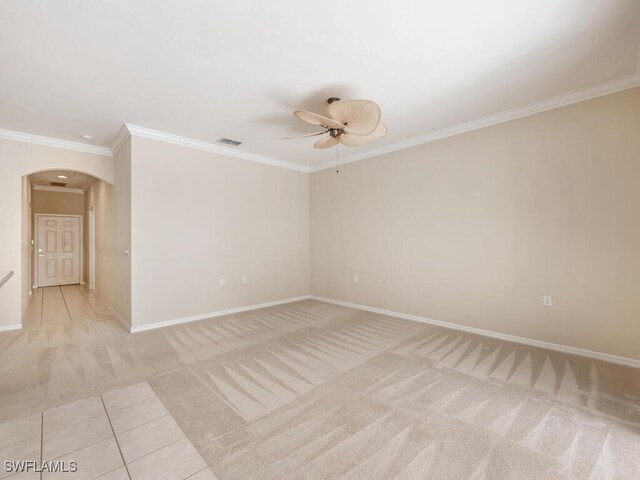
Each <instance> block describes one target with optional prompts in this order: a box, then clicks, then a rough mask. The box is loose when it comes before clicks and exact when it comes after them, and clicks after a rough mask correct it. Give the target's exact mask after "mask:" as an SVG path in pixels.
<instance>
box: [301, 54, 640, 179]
mask: <svg viewBox="0 0 640 480" xmlns="http://www.w3.org/2000/svg"><path fill="white" fill-rule="evenodd" d="M637 86H640V66H639V71H638V72H636V73H634V74H633V75H628V76H626V77H622V78H618V79H615V80H612V81H609V82H604V83H599V84H597V85H592V86H590V87H586V88H581V89H578V90H574V91H573V92H569V93H565V94H562V95H557V96H555V97H551V98H548V99H545V100H540V101H537V102H534V103H530V104H528V105H525V106H522V107H517V108H513V109H510V110H504V111H502V112H499V113H495V114H491V115H487V116H484V117H480V118H477V119H475V120H471V121H469V122H465V123H459V124H457V125H453V126H451V127H447V128H442V129H440V130H434V131H432V132H429V133H425V134H422V135H418V136H416V137H411V138H408V139H406V140H401V141H399V142H394V143H390V144H388V145H383V146H381V147H378V148H373V149H371V150H367V151H365V152H362V153H359V154H354V155H349V156H347V157H345V158H341V159H340V164H341V165H346V164H347V163H353V162H357V161H360V160H364V159H366V158H371V157H377V156H379V155H383V154H385V153H391V152H395V151H398V150H404V149H405V148H410V147H415V146H417V145H422V144H425V143H430V142H435V141H436V140H441V139H443V138H448V137H453V136H455V135H460V134H461V133H467V132H471V131H473V130H478V129H480V128H484V127H490V126H492V125H498V124H500V123H504V122H508V121H511V120H516V119H518V118H523V117H528V116H530V115H535V114H536V113H542V112H546V111H548V110H553V109H556V108H560V107H565V106H567V105H572V104H574V103H579V102H583V101H586V100H590V99H592V98H596V97H601V96H604V95H609V94H611V93H616V92H620V91H622V90H628V89H630V88H634V87H637ZM335 165H336V163H335V160H333V161H330V162H326V163H322V164H320V165H316V166H312V167H311V168H310V169H309V171H310V173H313V172H319V171H321V170H326V169H329V168H335Z"/></svg>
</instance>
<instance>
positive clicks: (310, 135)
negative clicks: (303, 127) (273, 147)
mask: <svg viewBox="0 0 640 480" xmlns="http://www.w3.org/2000/svg"><path fill="white" fill-rule="evenodd" d="M325 133H327V131H326V130H323V131H322V132H314V133H307V134H306V135H296V136H295V137H281V138H280V140H291V139H293V138H305V137H315V136H316V135H324V134H325Z"/></svg>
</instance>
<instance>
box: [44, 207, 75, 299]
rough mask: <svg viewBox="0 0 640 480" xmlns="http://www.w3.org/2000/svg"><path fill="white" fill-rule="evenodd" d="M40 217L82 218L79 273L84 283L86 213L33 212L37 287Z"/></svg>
mask: <svg viewBox="0 0 640 480" xmlns="http://www.w3.org/2000/svg"><path fill="white" fill-rule="evenodd" d="M38 217H72V218H79V219H80V235H79V237H80V244H79V248H80V265H79V267H78V268H79V269H80V271H79V274H80V278H79V280H80V282H79V284H82V276H83V266H84V265H83V264H84V244H83V237H84V221H83V220H84V215H70V214H66V213H34V214H33V218H34V220H33V223H34V231H35V234H34V237H33V242H34V248H33V262H35V263H34V265H35V273H36V288H39V287H40V279H39V278H38V273H39V272H38Z"/></svg>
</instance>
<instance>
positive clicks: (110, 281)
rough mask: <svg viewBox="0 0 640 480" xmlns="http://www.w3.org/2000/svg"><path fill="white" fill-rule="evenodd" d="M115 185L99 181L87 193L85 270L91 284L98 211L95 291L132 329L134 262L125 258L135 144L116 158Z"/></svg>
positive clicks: (122, 149)
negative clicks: (92, 216) (92, 221)
mask: <svg viewBox="0 0 640 480" xmlns="http://www.w3.org/2000/svg"><path fill="white" fill-rule="evenodd" d="M114 167H115V185H111V184H109V183H107V182H104V181H100V180H95V181H93V182H92V183H91V185H90V186H89V188H88V189H87V192H86V194H85V202H84V206H83V208H84V215H85V219H86V228H85V237H84V242H85V243H84V244H85V268H84V279H85V282H87V283H88V282H89V211H90V209H91V208H93V209H94V212H95V224H96V225H95V233H96V236H95V243H96V246H95V254H96V261H95V264H96V274H95V279H96V284H95V292H96V293H97V294H98V295H99V296H100V297H101V298H102V299H103V300H104V301H105V302H106V303H107V304H108V305H109V308H110V309H111V310H112V311H115V312H116V314H117V315H118V316H119V317H120V320H121V321H122V322H123V323H124V324H125V326H127V327H130V326H131V262H130V258H129V257H128V256H126V255H124V253H123V252H124V250H125V249H128V248H129V245H130V242H131V214H130V210H131V181H130V178H131V142H130V141H127V142H125V144H124V145H123V146H122V148H121V149H120V150H119V151H118V153H117V154H116V155H115V157H114Z"/></svg>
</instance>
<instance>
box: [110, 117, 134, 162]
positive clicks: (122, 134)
mask: <svg viewBox="0 0 640 480" xmlns="http://www.w3.org/2000/svg"><path fill="white" fill-rule="evenodd" d="M129 137H131V133H130V132H129V128H128V126H127V124H126V123H125V124H123V125H122V128H120V131H119V132H118V135H116V138H115V139H114V140H113V143H112V144H111V155H112V156H114V157H115V156H116V154H117V153H118V152H119V151H120V149H121V148H122V146H123V145H124V144H125V143H126V141H127V140H128V139H129Z"/></svg>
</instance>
